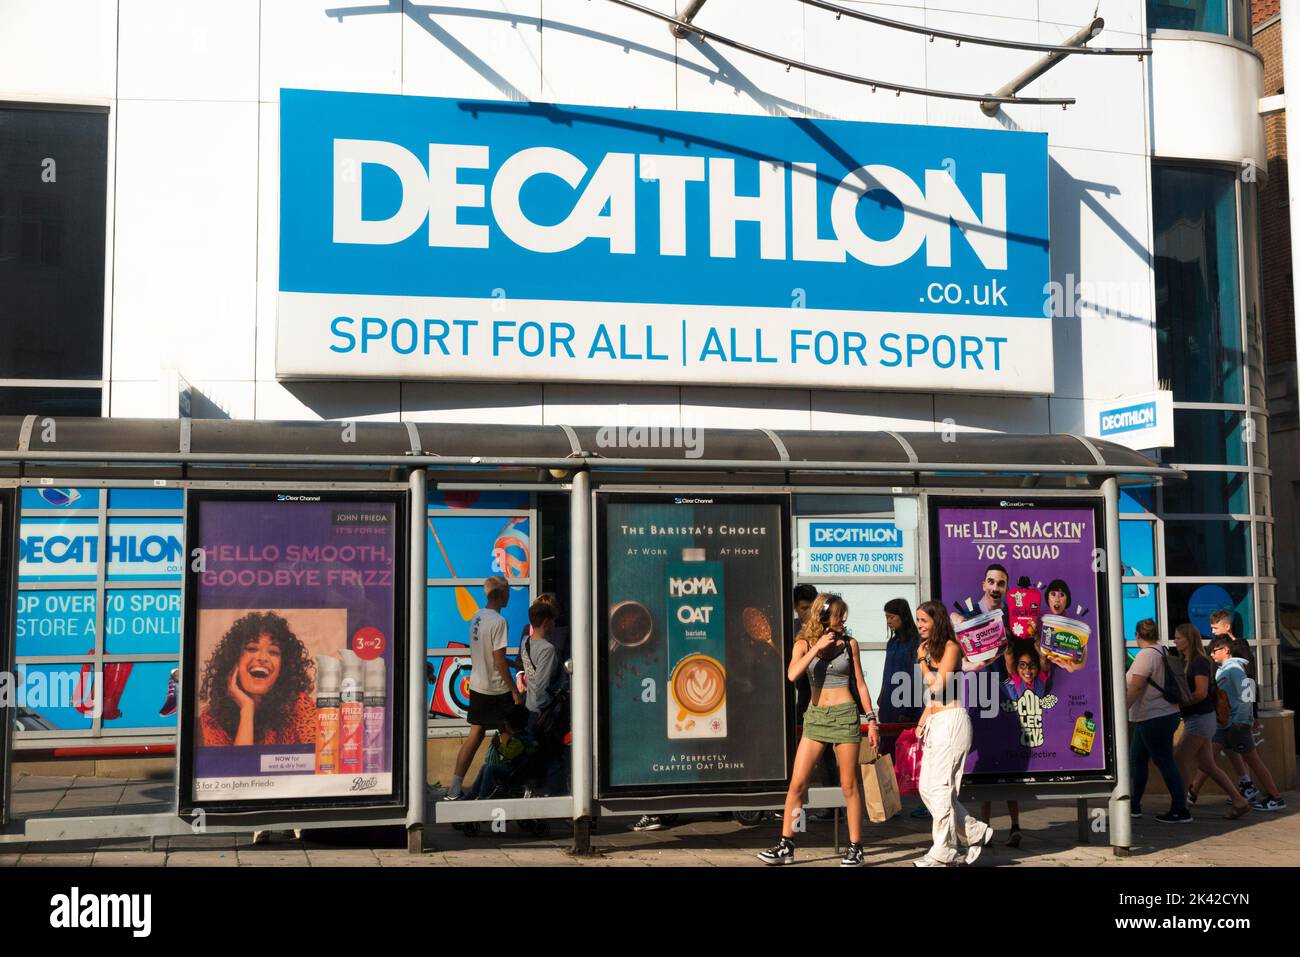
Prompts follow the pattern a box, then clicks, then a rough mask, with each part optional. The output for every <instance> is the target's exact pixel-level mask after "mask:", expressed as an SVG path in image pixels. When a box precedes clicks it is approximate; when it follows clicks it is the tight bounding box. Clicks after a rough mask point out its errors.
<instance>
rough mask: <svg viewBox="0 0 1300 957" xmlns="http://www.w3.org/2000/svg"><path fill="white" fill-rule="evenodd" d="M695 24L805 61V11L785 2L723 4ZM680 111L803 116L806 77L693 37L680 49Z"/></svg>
mask: <svg viewBox="0 0 1300 957" xmlns="http://www.w3.org/2000/svg"><path fill="white" fill-rule="evenodd" d="M695 22H696V23H697V24H699V25H700V26H701V27H704V28H705V29H708V30H714V31H716V32H717V33H720V34H722V35H723V36H725V37H728V38H729V39H732V40H739V41H741V42H743V43H746V44H748V45H750V46H754V47H758V48H759V49H761V50H766V51H768V52H770V53H779V54H781V55H782V56H786V57H789V58H790V59H792V60H803V59H804V57H805V50H804V42H803V41H804V30H803V23H804V9H803V5H802V4H799V3H789V2H787V0H743V2H736V0H721V2H716V3H710V4H707V5H706V6H705V7H704V9H703V10H702V11H701V12H700V15H699V16H698V17H697V18H696V19H695ZM677 57H678V67H677V108H678V109H681V110H703V111H707V112H714V113H750V114H763V113H769V114H772V115H776V116H800V115H803V112H804V102H805V94H806V90H805V85H804V84H805V79H806V77H805V74H804V72H803V71H802V70H793V69H792V70H788V71H787V70H786V68H785V67H784V66H782V65H781V64H780V63H774V62H772V61H770V60H764V59H761V58H759V57H755V56H751V55H750V54H748V53H742V52H741V51H739V50H734V49H731V48H730V47H725V46H722V45H721V44H711V43H707V42H705V41H703V40H700V39H699V37H696V36H692V37H690V38H687V39H685V40H681V41H678V44H677Z"/></svg>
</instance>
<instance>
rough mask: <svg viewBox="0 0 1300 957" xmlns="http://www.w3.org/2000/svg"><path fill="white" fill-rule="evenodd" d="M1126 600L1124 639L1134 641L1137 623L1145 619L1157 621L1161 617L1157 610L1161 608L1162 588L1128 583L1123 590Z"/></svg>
mask: <svg viewBox="0 0 1300 957" xmlns="http://www.w3.org/2000/svg"><path fill="white" fill-rule="evenodd" d="M1122 594H1123V598H1124V639H1125V640H1126V641H1130V642H1131V641H1132V640H1133V636H1134V635H1135V634H1136V633H1137V623H1138V622H1139V621H1141V620H1142V619H1143V618H1151V619H1154V620H1156V621H1159V620H1160V616H1159V615H1158V614H1156V609H1157V608H1159V607H1160V586H1158V585H1151V584H1140V585H1139V584H1132V583H1126V584H1125V585H1124V588H1123V593H1122Z"/></svg>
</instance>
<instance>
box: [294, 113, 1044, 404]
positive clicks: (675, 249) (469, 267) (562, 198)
mask: <svg viewBox="0 0 1300 957" xmlns="http://www.w3.org/2000/svg"><path fill="white" fill-rule="evenodd" d="M280 127H281V134H280V135H281V141H280V164H281V168H280V185H281V199H280V203H281V206H280V286H279V289H280V293H279V309H278V332H277V335H278V339H277V355H276V368H277V374H278V375H279V376H280V377H282V378H322V377H324V378H332V377H357V378H368V379H375V378H388V377H393V378H403V379H422V378H436V379H478V380H493V379H506V380H510V381H527V380H532V379H541V378H545V379H546V380H547V381H564V380H567V381H599V382H607V381H610V380H617V379H631V378H635V379H637V380H640V381H650V382H662V383H682V384H686V383H696V384H709V383H736V382H743V383H747V384H755V385H776V386H782V385H784V386H802V387H808V386H809V385H810V384H815V385H816V386H817V387H818V388H837V387H842V388H859V389H860V388H881V389H938V388H942V389H944V390H947V391H953V390H956V391H972V392H975V391H980V392H1001V393H1031V394H1043V393H1050V392H1051V391H1052V388H1053V375H1052V327H1051V320H1050V319H1049V318H1048V316H1047V314H1046V312H1045V308H1044V302H1045V289H1046V287H1047V283H1048V281H1049V263H1048V195H1047V137H1046V135H1045V134H1039V133H1020V132H1008V131H1000V130H998V131H994V130H969V129H945V128H934V127H924V126H901V125H893V124H883V123H856V122H846V121H836V120H807V119H787V118H782V117H755V116H734V115H728V114H712V113H691V112H672V111H657V110H637V109H608V108H593V107H565V106H555V105H551V104H540V103H518V102H489V101H465V100H450V99H433V98H423V97H409V96H388V95H378V94H358V93H332V92H315V91H305V90H285V91H283V92H282V94H281V124H280Z"/></svg>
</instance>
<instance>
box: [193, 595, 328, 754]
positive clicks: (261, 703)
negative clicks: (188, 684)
mask: <svg viewBox="0 0 1300 957" xmlns="http://www.w3.org/2000/svg"><path fill="white" fill-rule="evenodd" d="M315 667H316V666H315V663H314V662H313V661H312V659H311V655H309V654H308V653H307V648H306V647H305V646H304V645H303V643H302V642H301V641H299V640H298V637H297V636H296V635H295V634H294V633H293V632H292V631H290V630H289V623H288V622H287V621H285V620H284V618H282V617H281V616H279V615H277V614H276V613H275V612H273V611H253V612H249V613H248V614H247V615H244V616H243V617H242V618H240V619H239V620H238V621H236V622H235V623H234V624H233V625H231V626H230V630H229V631H227V632H226V634H225V636H224V637H223V638H222V639H221V641H220V643H219V644H218V645H217V647H216V649H214V650H213V652H212V654H211V655H210V656H209V657H208V661H207V664H206V665H204V667H203V677H202V679H201V680H200V682H199V700H200V701H201V702H202V706H201V709H200V714H199V724H200V726H201V727H202V729H203V743H204V744H205V745H208V746H210V747H211V746H225V745H231V744H236V745H240V744H312V743H314V742H315V740H316V703H315V701H314V700H313V698H312V691H313V688H314V686H315V681H314V678H313V674H314V671H315Z"/></svg>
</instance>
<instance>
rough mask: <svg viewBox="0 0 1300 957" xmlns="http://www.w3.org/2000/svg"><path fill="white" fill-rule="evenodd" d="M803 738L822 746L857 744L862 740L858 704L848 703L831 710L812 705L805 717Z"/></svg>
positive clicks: (830, 708) (837, 705)
mask: <svg viewBox="0 0 1300 957" xmlns="http://www.w3.org/2000/svg"><path fill="white" fill-rule="evenodd" d="M803 736H804V737H805V738H807V739H808V740H809V741H820V742H821V743H822V744H857V743H858V742H859V741H861V740H862V726H861V725H860V724H858V705H857V703H856V702H854V701H846V702H844V703H843V704H835V705H831V706H830V707H829V708H823V707H821V706H820V705H815V704H810V705H809V706H808V710H807V711H806V712H805V713H804V716H803Z"/></svg>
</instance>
